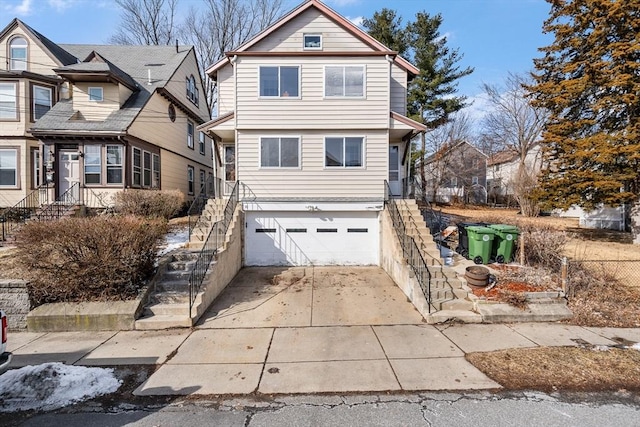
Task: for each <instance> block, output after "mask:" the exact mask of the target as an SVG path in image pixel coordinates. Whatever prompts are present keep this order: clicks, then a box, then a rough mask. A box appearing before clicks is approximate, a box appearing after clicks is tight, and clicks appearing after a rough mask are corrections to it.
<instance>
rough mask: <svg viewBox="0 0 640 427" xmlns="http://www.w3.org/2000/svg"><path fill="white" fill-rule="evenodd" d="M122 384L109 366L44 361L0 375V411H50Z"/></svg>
mask: <svg viewBox="0 0 640 427" xmlns="http://www.w3.org/2000/svg"><path fill="white" fill-rule="evenodd" d="M121 384H122V381H121V380H118V379H117V378H116V377H115V376H114V374H113V369H111V368H87V367H84V366H70V365H65V364H63V363H44V364H41V365H35V366H25V367H23V368H20V369H12V370H9V371H7V372H5V373H4V374H3V375H2V376H0V412H16V411H28V410H45V411H50V410H54V409H58V408H62V407H64V406H67V405H70V404H72V403H77V402H81V401H83V400H87V399H91V398H93V397H96V396H100V395H103V394H108V393H113V392H114V391H116V390H117V389H118V387H120V385H121Z"/></svg>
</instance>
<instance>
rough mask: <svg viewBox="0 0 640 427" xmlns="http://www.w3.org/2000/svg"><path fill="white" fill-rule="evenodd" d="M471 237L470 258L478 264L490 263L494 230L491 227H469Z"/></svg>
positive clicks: (469, 236) (468, 233) (468, 232)
mask: <svg viewBox="0 0 640 427" xmlns="http://www.w3.org/2000/svg"><path fill="white" fill-rule="evenodd" d="M467 236H468V238H469V259H470V260H472V261H473V262H474V263H476V264H487V263H489V257H491V248H492V246H493V238H494V230H493V229H492V228H489V227H480V226H470V227H467Z"/></svg>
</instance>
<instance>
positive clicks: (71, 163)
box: [0, 19, 213, 207]
mask: <svg viewBox="0 0 640 427" xmlns="http://www.w3.org/2000/svg"><path fill="white" fill-rule="evenodd" d="M0 52H6V61H5V67H3V68H4V69H3V70H2V71H0V107H1V108H0V206H5V207H6V206H12V205H14V204H16V203H17V202H18V201H20V200H21V199H22V198H24V197H26V196H27V195H28V194H29V193H30V192H32V191H34V190H35V189H37V188H38V187H40V188H41V189H42V187H44V186H46V187H47V188H48V191H47V193H48V195H49V196H48V197H49V198H48V200H49V201H51V200H54V199H55V198H58V197H60V196H61V195H62V194H63V193H65V191H67V190H69V189H70V188H74V189H78V191H77V197H78V198H79V199H80V202H84V203H85V204H89V205H94V206H97V207H99V206H101V205H105V204H109V203H111V200H112V199H111V196H112V195H113V194H114V193H115V192H118V191H121V190H123V189H125V188H141V189H168V190H173V189H179V190H181V191H182V192H183V193H184V194H185V195H186V196H187V197H189V196H191V197H193V196H194V195H195V194H197V193H198V191H199V189H200V186H201V185H202V184H204V182H205V181H206V179H207V178H208V177H209V176H211V175H212V174H213V168H212V157H213V152H212V144H211V140H210V139H209V138H208V137H207V136H206V135H205V134H204V133H198V132H197V131H196V126H198V125H199V124H201V123H204V122H205V121H207V120H209V108H208V105H207V102H206V97H205V96H202V98H200V97H199V93H203V92H204V89H203V85H202V82H201V79H200V75H199V73H198V65H197V61H196V56H195V52H194V50H193V48H192V47H188V46H103V45H73V44H55V43H54V42H52V41H51V40H49V39H47V38H46V37H44V36H43V35H42V34H40V33H38V32H37V31H35V30H34V29H32V28H30V27H29V26H28V25H26V24H25V23H23V22H22V21H20V20H18V19H14V20H13V21H11V23H10V24H9V25H8V26H7V27H6V28H5V29H4V30H2V32H0ZM80 189H82V191H80ZM41 191H42V190H41Z"/></svg>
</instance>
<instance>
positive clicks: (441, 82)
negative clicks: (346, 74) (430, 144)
mask: <svg viewBox="0 0 640 427" xmlns="http://www.w3.org/2000/svg"><path fill="white" fill-rule="evenodd" d="M440 25H442V15H440V14H438V15H435V16H431V15H429V14H428V13H427V12H419V13H417V14H416V20H415V21H414V22H408V23H407V25H406V26H405V27H403V26H402V18H401V17H399V16H398V15H397V13H396V12H395V11H393V10H390V9H386V8H385V9H382V10H381V11H380V12H376V13H374V15H373V18H371V19H365V20H364V21H363V26H364V27H365V28H366V29H367V31H368V32H369V34H370V35H371V36H373V37H375V38H376V39H377V40H378V41H380V42H381V43H384V44H385V45H386V46H387V47H389V48H390V49H393V50H395V51H397V52H398V53H399V54H400V55H402V56H404V57H405V58H406V59H408V60H409V61H411V62H412V63H413V64H414V65H416V66H417V67H418V69H420V74H419V75H418V76H416V77H415V78H414V79H413V80H411V82H410V83H409V88H408V97H407V102H408V105H407V110H408V113H409V116H410V117H411V118H412V119H414V120H416V121H418V122H420V123H423V124H425V125H426V126H427V128H429V129H431V130H433V129H436V128H438V127H439V126H442V125H444V124H446V123H447V122H449V120H450V119H451V115H452V114H453V113H455V112H457V111H460V110H461V109H463V108H464V107H466V105H467V104H466V97H464V96H455V93H456V90H457V81H458V79H460V78H462V77H464V76H467V75H469V74H471V73H472V72H473V68H471V67H467V68H464V69H461V68H460V66H459V65H458V63H459V61H460V60H461V59H462V55H461V54H460V53H459V52H458V50H457V49H454V50H451V49H450V48H449V47H447V38H446V37H444V36H442V35H441V34H440ZM426 146H427V143H426V138H425V135H424V134H422V135H421V141H420V148H417V149H414V150H413V157H414V158H413V160H414V161H415V160H417V159H420V161H419V166H420V179H421V186H422V194H423V195H425V192H426V191H425V189H426V188H425V187H426V177H425V170H424V161H422V159H424V157H425V154H426Z"/></svg>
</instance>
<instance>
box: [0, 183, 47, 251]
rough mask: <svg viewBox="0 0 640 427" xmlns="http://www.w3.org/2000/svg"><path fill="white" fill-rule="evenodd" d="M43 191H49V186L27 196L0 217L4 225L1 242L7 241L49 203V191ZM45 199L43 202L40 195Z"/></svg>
mask: <svg viewBox="0 0 640 427" xmlns="http://www.w3.org/2000/svg"><path fill="white" fill-rule="evenodd" d="M42 189H45V190H48V186H47V185H44V186H41V187H38V188H36V189H35V190H33V191H32V192H30V193H29V194H27V196H26V197H25V198H24V199H22V200H20V201H19V202H18V203H16V204H15V205H13V206H11V207H10V208H6V209H5V210H4V211H2V214H1V215H0V223H1V224H2V225H1V227H2V234H1V235H0V241H6V240H7V237H9V235H10V234H11V233H12V232H13V231H15V230H16V229H17V228H18V227H20V226H21V225H22V224H24V223H25V222H26V221H27V220H28V219H30V218H31V217H32V216H33V214H34V213H35V212H36V211H37V210H38V208H40V205H41V204H44V203H47V202H48V199H47V197H48V194H49V192H48V191H41V190H42ZM41 192H42V194H43V195H44V197H45V200H41V197H40V193H41Z"/></svg>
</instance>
